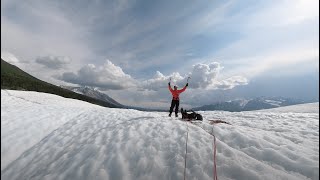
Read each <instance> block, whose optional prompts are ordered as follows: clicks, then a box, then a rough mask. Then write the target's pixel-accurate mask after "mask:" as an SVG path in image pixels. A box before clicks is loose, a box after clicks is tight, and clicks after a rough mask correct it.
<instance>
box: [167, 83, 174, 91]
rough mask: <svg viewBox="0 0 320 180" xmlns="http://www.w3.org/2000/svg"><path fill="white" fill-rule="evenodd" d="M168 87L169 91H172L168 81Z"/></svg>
mask: <svg viewBox="0 0 320 180" xmlns="http://www.w3.org/2000/svg"><path fill="white" fill-rule="evenodd" d="M168 88H169V91H170V92H172V91H173V89H172V88H171V85H170V82H169V83H168Z"/></svg>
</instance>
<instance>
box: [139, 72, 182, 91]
mask: <svg viewBox="0 0 320 180" xmlns="http://www.w3.org/2000/svg"><path fill="white" fill-rule="evenodd" d="M170 79H171V82H172V84H177V83H178V82H181V81H182V80H183V79H184V77H182V76H181V75H180V74H179V73H178V72H174V73H172V74H171V75H169V76H165V75H163V74H162V73H161V72H160V71H157V72H156V74H155V76H154V77H153V78H152V79H148V80H145V81H143V82H142V83H141V85H140V88H141V89H148V90H155V91H157V90H159V89H160V88H165V87H167V84H168V82H169V81H170Z"/></svg>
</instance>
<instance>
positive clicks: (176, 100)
mask: <svg viewBox="0 0 320 180" xmlns="http://www.w3.org/2000/svg"><path fill="white" fill-rule="evenodd" d="M187 87H188V83H187V84H186V86H185V87H184V88H182V89H180V90H178V88H177V86H174V87H173V89H172V88H171V85H170V82H169V83H168V88H169V91H170V92H171V94H172V101H171V107H170V114H169V117H171V114H172V111H173V108H174V107H175V113H176V117H178V110H179V101H180V99H179V95H180V94H181V93H182V92H183V91H185V90H186V89H187Z"/></svg>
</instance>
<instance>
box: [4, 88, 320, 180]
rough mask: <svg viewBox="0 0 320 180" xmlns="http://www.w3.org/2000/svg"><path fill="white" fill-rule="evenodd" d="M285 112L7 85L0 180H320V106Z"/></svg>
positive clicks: (298, 107)
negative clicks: (153, 108)
mask: <svg viewBox="0 0 320 180" xmlns="http://www.w3.org/2000/svg"><path fill="white" fill-rule="evenodd" d="M278 109H279V108H275V109H268V110H264V111H261V110H260V111H246V112H225V111H205V112H200V113H201V114H202V115H203V117H204V120H203V121H202V122H197V123H196V122H193V123H189V122H186V121H182V120H180V119H179V118H175V117H168V114H167V113H166V112H142V111H137V110H132V109H119V108H105V107H101V106H98V105H94V104H90V103H87V102H84V101H80V100H75V99H70V98H63V97H61V96H57V95H53V94H47V93H39V92H31V91H15V90H1V179H3V180H25V179H33V180H40V179H41V180H42V179H50V180H51V179H52V180H55V179H61V180H70V179H83V180H92V179H95V180H99V179H126V180H131V179H132V180H134V179H145V180H147V179H153V180H162V179H197V180H210V179H214V176H217V178H218V179H219V180H224V179H228V180H239V179H240V180H242V179H248V180H249V179H250V180H251V179H252V180H253V179H254V180H266V179H268V180H269V179H277V180H288V179H290V180H318V179H319V111H315V110H317V109H319V103H312V104H306V105H305V104H301V105H295V106H287V107H286V108H281V109H279V110H278ZM296 110H298V111H296ZM214 119H221V120H224V121H227V122H228V123H230V124H221V123H220V124H211V123H210V121H209V120H214ZM213 135H214V137H215V138H214V137H213ZM215 140H216V141H215ZM214 152H216V155H214V154H215V153H214ZM215 165H216V171H215V168H214V167H215Z"/></svg>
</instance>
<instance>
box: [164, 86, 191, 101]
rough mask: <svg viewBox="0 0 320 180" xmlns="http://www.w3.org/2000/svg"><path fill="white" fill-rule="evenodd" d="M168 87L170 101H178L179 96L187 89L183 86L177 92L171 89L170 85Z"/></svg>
mask: <svg viewBox="0 0 320 180" xmlns="http://www.w3.org/2000/svg"><path fill="white" fill-rule="evenodd" d="M168 87H169V90H170V92H171V94H172V99H173V100H179V94H180V93H182V92H183V91H185V90H186V89H187V86H185V87H184V88H182V89H180V90H178V89H177V90H174V89H172V88H171V86H170V85H168Z"/></svg>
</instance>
